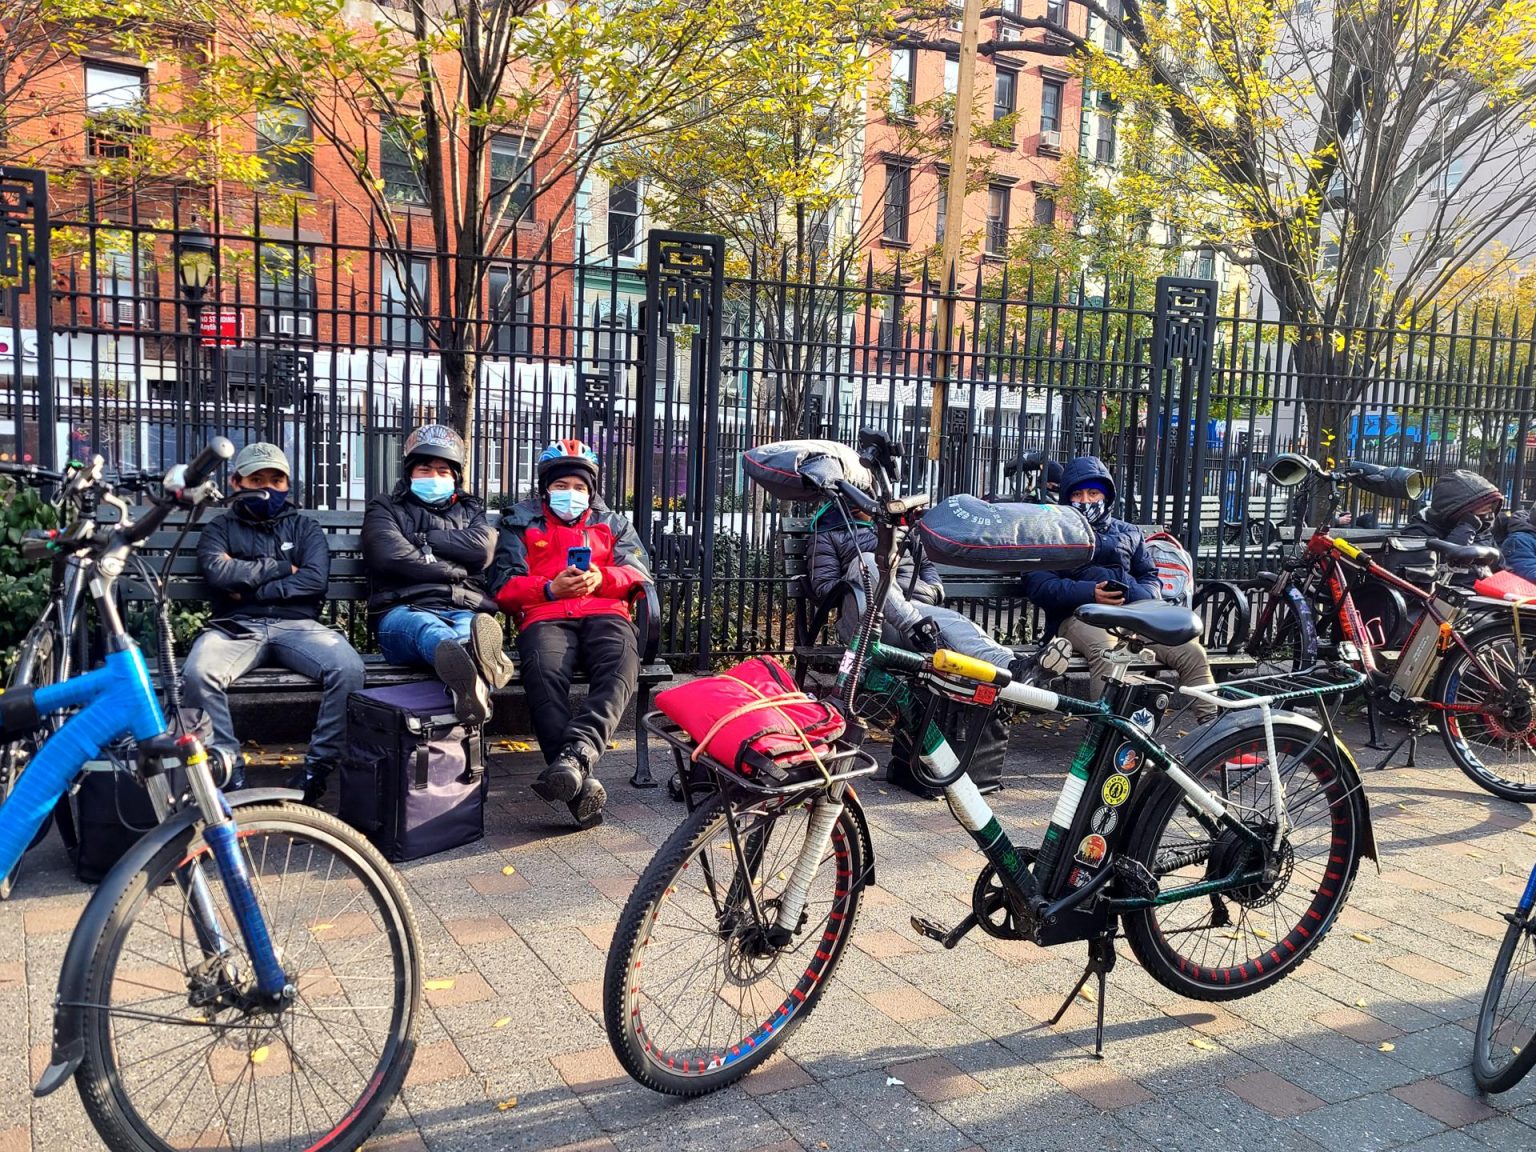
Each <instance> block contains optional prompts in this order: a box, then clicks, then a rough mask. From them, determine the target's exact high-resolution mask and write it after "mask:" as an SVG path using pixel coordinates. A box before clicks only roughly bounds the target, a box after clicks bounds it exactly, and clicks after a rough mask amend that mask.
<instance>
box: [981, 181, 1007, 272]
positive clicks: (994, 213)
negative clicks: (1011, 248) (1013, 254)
mask: <svg viewBox="0 0 1536 1152" xmlns="http://www.w3.org/2000/svg"><path fill="white" fill-rule="evenodd" d="M1012 191H1013V190H1012V189H1011V188H1008V187H1006V186H1004V185H1002V184H992V185H989V186H988V187H987V255H988V256H1002V255H1005V254H1006V253H1007V251H1008V199H1009V193H1010V192H1012Z"/></svg>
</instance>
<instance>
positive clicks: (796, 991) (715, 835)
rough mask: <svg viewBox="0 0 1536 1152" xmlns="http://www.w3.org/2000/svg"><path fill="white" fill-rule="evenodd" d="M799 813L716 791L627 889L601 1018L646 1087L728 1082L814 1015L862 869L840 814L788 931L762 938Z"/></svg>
mask: <svg viewBox="0 0 1536 1152" xmlns="http://www.w3.org/2000/svg"><path fill="white" fill-rule="evenodd" d="M810 811H811V805H810V802H809V801H808V800H806V799H805V798H804V797H800V798H782V797H772V798H768V799H763V800H756V799H753V800H748V801H741V799H740V798H739V797H736V798H734V799H733V798H728V797H727V796H726V795H725V794H716V795H715V796H713V797H711V798H710V800H709V801H708V802H707V803H705V804H704V805H702V806H701V807H699V808H697V809H696V810H695V811H694V812H693V814H692V815H690V816H689V817H688V819H687V820H685V821H684V822H683V823H682V824H681V825H680V826H679V827H678V829H677V830H676V831H675V832H673V833H672V835H671V836H670V837H669V838H668V839H667V842H666V843H665V844H663V845H662V847H661V849H660V850H659V851H658V852H657V853H656V855H655V857H654V858H653V859H652V860H651V862H650V864H649V865H647V867H646V869H645V872H644V873H643V874H642V875H641V877H640V880H639V882H638V883H637V884H636V885H635V890H634V892H633V893H631V894H630V897H629V901H628V903H627V904H625V906H624V912H623V915H621V916H620V917H619V924H618V928H617V929H616V931H615V932H614V936H613V946H612V948H611V949H610V950H609V952H608V966H607V971H606V973H605V975H604V981H603V1015H604V1018H605V1020H606V1022H607V1027H608V1040H609V1043H610V1044H612V1046H613V1050H614V1052H615V1053H616V1054H617V1055H618V1058H619V1060H620V1062H621V1063H622V1064H623V1065H624V1067H625V1069H626V1070H627V1071H628V1072H629V1074H630V1075H631V1076H633V1077H634V1078H635V1079H636V1080H638V1081H639V1082H640V1083H641V1084H644V1085H645V1086H646V1087H647V1088H652V1089H655V1090H656V1091H658V1092H666V1093H669V1094H671V1095H675V1096H700V1095H703V1094H704V1093H706V1092H713V1091H715V1090H717V1089H720V1088H724V1087H725V1086H726V1085H728V1084H733V1083H735V1082H736V1081H737V1080H739V1079H741V1078H742V1077H743V1076H745V1075H746V1074H747V1073H748V1072H750V1071H751V1070H752V1069H753V1068H755V1067H757V1065H759V1064H761V1063H762V1062H763V1061H764V1060H766V1059H768V1057H769V1056H770V1055H771V1054H772V1053H773V1051H774V1050H775V1049H777V1048H778V1047H779V1045H781V1044H782V1043H783V1042H784V1041H785V1040H786V1039H787V1038H788V1036H789V1034H790V1033H791V1032H792V1031H794V1029H795V1028H796V1027H797V1026H798V1025H799V1024H800V1022H801V1021H802V1020H804V1019H805V1018H806V1017H807V1016H808V1015H810V1013H811V1011H812V1009H814V1008H815V1007H816V1002H817V1000H818V999H820V997H821V993H822V991H823V989H825V988H826V986H827V982H828V981H829V980H830V979H831V978H832V974H833V973H834V972H835V971H836V970H837V964H838V961H839V960H840V959H841V958H842V955H843V949H844V947H846V945H847V943H848V938H849V937H850V936H851V935H852V934H853V927H854V923H855V922H856V921H857V919H858V914H859V901H860V896H861V894H862V891H863V882H862V877H863V875H864V869H865V867H866V865H867V861H866V860H865V852H864V845H863V843H862V842H861V840H860V837H859V829H858V822H857V821H856V820H855V818H854V816H853V814H852V813H851V812H848V811H846V810H845V811H844V812H843V814H842V815H841V816H840V817H839V818H838V821H837V823H836V824H835V825H834V826H833V829H832V838H831V843H830V845H829V846H828V849H827V852H826V855H825V857H824V858H823V859H822V861H821V863H820V865H819V867H818V868H817V871H816V875H815V878H814V880H813V881H812V883H811V888H810V892H809V895H808V896H807V899H806V904H805V912H804V914H803V915H802V916H801V918H800V924H799V926H798V927H797V928H796V929H795V931H794V933H793V935H792V936H791V937H790V940H789V942H788V943H787V944H784V945H782V946H775V945H773V944H771V943H769V941H768V940H767V938H766V934H767V929H769V928H771V927H772V925H773V923H774V915H775V912H776V910H777V909H778V907H779V903H780V900H781V898H782V895H783V892H782V887H783V885H784V883H785V881H786V879H787V878H788V877H789V875H790V872H791V870H792V869H793V868H794V865H795V861H796V859H797V858H798V856H799V853H800V850H801V846H802V845H803V844H804V843H805V839H806V833H807V830H808V828H809V816H810ZM730 817H734V819H735V823H736V842H737V843H739V844H740V845H741V850H742V854H741V856H738V855H737V852H736V849H735V848H734V846H733V844H732V837H731V828H730ZM743 861H744V862H745V866H743ZM749 891H750V892H751V893H753V894H755V896H756V901H757V905H758V907H759V909H761V911H762V917H763V919H762V921H759V920H758V919H757V917H756V916H755V915H754V912H753V908H752V903H751V901H750V900H749V898H748V892H749Z"/></svg>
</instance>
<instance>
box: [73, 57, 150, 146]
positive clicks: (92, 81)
mask: <svg viewBox="0 0 1536 1152" xmlns="http://www.w3.org/2000/svg"><path fill="white" fill-rule="evenodd" d="M148 111H149V74H148V73H147V72H145V71H144V70H143V69H142V68H119V67H113V66H111V65H107V64H87V65H86V66H85V137H86V151H87V152H88V153H89V154H90V155H92V156H99V157H101V158H102V159H105V160H113V159H122V158H124V157H127V156H128V155H129V154H130V152H131V151H132V149H133V142H134V140H135V139H137V138H138V137H140V136H142V135H144V133H145V131H146V129H147V127H148V125H147V123H146V116H147V113H148Z"/></svg>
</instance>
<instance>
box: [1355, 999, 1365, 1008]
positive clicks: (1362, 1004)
mask: <svg viewBox="0 0 1536 1152" xmlns="http://www.w3.org/2000/svg"><path fill="white" fill-rule="evenodd" d="M1355 1007H1356V1008H1364V1007H1365V1001H1364V1000H1356V1001H1355Z"/></svg>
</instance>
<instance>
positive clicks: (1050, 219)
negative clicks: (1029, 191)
mask: <svg viewBox="0 0 1536 1152" xmlns="http://www.w3.org/2000/svg"><path fill="white" fill-rule="evenodd" d="M1035 224H1036V225H1037V226H1038V227H1041V228H1054V227H1056V198H1055V197H1054V196H1049V195H1047V194H1046V193H1044V192H1037V193H1035Z"/></svg>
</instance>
